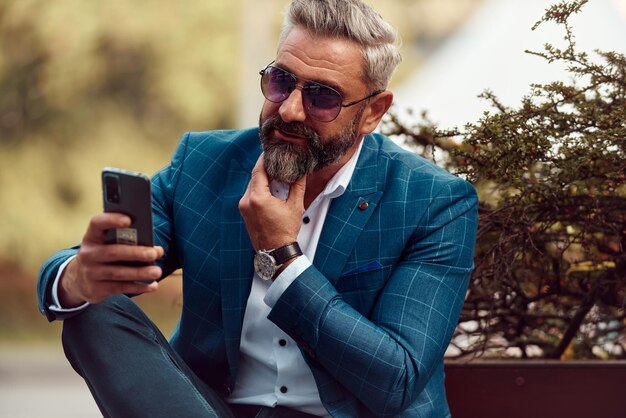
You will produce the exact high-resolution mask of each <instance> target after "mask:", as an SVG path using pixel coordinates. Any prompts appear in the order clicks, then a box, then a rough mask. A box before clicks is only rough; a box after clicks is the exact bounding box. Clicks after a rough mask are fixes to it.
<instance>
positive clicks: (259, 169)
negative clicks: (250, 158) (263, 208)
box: [249, 153, 270, 190]
mask: <svg viewBox="0 0 626 418" xmlns="http://www.w3.org/2000/svg"><path fill="white" fill-rule="evenodd" d="M249 187H250V188H256V187H265V188H266V189H267V190H269V187H270V179H269V177H268V176H267V171H265V156H264V154H263V153H261V155H259V158H258V159H257V160H256V164H255V165H254V168H253V169H252V178H251V179H250V184H249Z"/></svg>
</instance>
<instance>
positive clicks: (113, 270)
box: [86, 264, 163, 283]
mask: <svg viewBox="0 0 626 418" xmlns="http://www.w3.org/2000/svg"><path fill="white" fill-rule="evenodd" d="M86 269H88V271H87V273H88V274H89V277H90V278H91V280H93V281H98V282H123V283H128V282H148V283H151V282H153V281H155V280H158V279H160V278H161V275H162V274H163V270H162V269H161V267H159V266H154V265H153V266H124V265H119V264H101V265H96V266H92V267H86Z"/></svg>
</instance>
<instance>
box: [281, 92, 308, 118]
mask: <svg viewBox="0 0 626 418" xmlns="http://www.w3.org/2000/svg"><path fill="white" fill-rule="evenodd" d="M278 114H279V115H280V117H281V119H282V120H283V121H285V122H304V120H305V119H306V112H305V111H304V104H303V103H302V87H300V86H296V88H295V89H293V91H292V92H291V94H290V95H289V97H287V98H286V99H285V100H284V101H283V102H282V103H281V104H280V108H279V109H278Z"/></svg>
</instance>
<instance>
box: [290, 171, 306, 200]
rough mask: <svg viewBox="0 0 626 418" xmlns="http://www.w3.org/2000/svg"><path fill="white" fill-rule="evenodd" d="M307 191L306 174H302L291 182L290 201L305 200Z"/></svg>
mask: <svg viewBox="0 0 626 418" xmlns="http://www.w3.org/2000/svg"><path fill="white" fill-rule="evenodd" d="M305 192H306V176H302V177H301V178H299V179H298V180H296V181H295V182H294V183H292V184H291V187H290V188H289V197H288V198H287V200H288V201H290V202H291V201H294V202H304V193H305Z"/></svg>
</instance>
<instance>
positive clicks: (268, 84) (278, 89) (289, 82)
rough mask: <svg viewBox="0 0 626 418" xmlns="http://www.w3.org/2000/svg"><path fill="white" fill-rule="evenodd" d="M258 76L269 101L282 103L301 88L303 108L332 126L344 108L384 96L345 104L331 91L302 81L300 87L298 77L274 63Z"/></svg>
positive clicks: (310, 115)
mask: <svg viewBox="0 0 626 418" xmlns="http://www.w3.org/2000/svg"><path fill="white" fill-rule="evenodd" d="M259 74H261V91H262V92H263V96H265V98H266V99H267V100H269V101H270V102H273V103H280V102H282V101H284V100H286V99H287V98H288V97H289V96H290V95H291V93H292V92H293V91H294V90H295V89H297V88H299V89H300V90H301V91H302V105H303V106H304V110H305V111H306V114H307V115H308V116H309V117H311V119H314V120H316V121H318V122H332V121H333V120H335V119H336V118H337V116H339V113H340V112H341V109H342V108H344V107H350V106H354V105H355V104H357V103H361V102H362V101H365V100H367V99H369V98H371V97H374V96H376V95H377V94H380V93H382V91H381V90H377V91H375V92H374V93H372V94H370V95H369V96H367V97H364V98H362V99H360V100H356V101H354V102H350V103H346V104H343V98H342V97H341V94H340V93H339V92H338V91H337V90H335V89H333V88H332V87H328V86H325V85H324V84H320V83H316V82H315V81H310V80H304V79H301V80H302V82H303V85H302V87H300V86H299V85H298V77H296V76H295V75H294V74H292V73H290V72H289V71H285V70H283V69H282V68H279V67H275V66H273V65H272V63H270V65H268V66H267V67H265V68H264V69H262V70H261V71H260V72H259Z"/></svg>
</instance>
